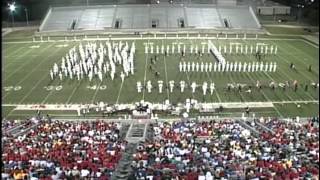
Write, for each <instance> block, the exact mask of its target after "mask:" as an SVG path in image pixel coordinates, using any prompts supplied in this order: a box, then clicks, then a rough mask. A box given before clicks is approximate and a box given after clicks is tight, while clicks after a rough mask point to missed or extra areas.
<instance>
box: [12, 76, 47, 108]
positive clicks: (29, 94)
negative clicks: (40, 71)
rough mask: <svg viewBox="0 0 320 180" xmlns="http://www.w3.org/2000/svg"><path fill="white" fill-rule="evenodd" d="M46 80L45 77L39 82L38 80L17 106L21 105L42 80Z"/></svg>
mask: <svg viewBox="0 0 320 180" xmlns="http://www.w3.org/2000/svg"><path fill="white" fill-rule="evenodd" d="M45 78H47V76H43V77H42V78H41V80H39V81H38V82H37V83H36V84H35V85H34V86H33V87H32V88H31V89H30V90H29V91H28V93H27V94H26V95H24V96H23V98H22V99H21V100H20V101H19V103H18V104H21V103H22V102H23V101H24V100H25V99H26V98H27V97H28V96H29V95H30V94H31V93H32V92H33V90H34V89H35V88H36V87H37V86H38V85H39V83H41V82H42V81H43V79H45Z"/></svg>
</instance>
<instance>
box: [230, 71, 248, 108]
mask: <svg viewBox="0 0 320 180" xmlns="http://www.w3.org/2000/svg"><path fill="white" fill-rule="evenodd" d="M228 75H229V77H230V79H231V81H232V82H233V83H236V82H235V81H234V80H233V78H232V76H231V74H230V73H228ZM238 93H239V94H240V96H241V97H242V99H243V101H244V102H247V100H246V98H244V96H243V95H242V94H241V92H238Z"/></svg>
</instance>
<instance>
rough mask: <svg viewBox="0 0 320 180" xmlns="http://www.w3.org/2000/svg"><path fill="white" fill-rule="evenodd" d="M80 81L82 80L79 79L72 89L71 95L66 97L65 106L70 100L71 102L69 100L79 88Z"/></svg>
mask: <svg viewBox="0 0 320 180" xmlns="http://www.w3.org/2000/svg"><path fill="white" fill-rule="evenodd" d="M82 80H83V79H81V80H80V81H79V82H78V84H77V86H76V87H75V88H73V90H72V92H71V94H70V95H69V97H68V99H67V102H66V104H68V103H69V102H70V100H71V98H72V97H73V95H74V93H75V92H76V91H77V89H78V88H79V86H80V84H81V82H82Z"/></svg>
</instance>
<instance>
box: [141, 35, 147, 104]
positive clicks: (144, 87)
mask: <svg viewBox="0 0 320 180" xmlns="http://www.w3.org/2000/svg"><path fill="white" fill-rule="evenodd" d="M147 45H149V39H148V44H147ZM148 56H149V52H148V53H147V54H146V60H145V65H144V77H143V91H142V99H143V100H144V94H145V92H146V79H147V66H148Z"/></svg>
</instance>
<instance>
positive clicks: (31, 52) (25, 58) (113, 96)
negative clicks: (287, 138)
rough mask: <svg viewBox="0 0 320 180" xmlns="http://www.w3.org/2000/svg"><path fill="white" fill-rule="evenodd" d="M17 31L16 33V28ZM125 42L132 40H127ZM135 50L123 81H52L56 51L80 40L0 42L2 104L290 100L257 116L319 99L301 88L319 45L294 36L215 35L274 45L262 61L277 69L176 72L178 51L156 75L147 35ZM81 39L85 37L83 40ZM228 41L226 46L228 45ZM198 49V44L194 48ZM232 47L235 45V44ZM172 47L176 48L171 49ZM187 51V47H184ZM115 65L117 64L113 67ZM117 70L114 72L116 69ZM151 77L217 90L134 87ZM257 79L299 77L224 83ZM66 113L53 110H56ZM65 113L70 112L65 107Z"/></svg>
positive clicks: (309, 108) (292, 110)
mask: <svg viewBox="0 0 320 180" xmlns="http://www.w3.org/2000/svg"><path fill="white" fill-rule="evenodd" d="M19 35H21V34H20V33H19ZM128 42H129V44H130V43H131V41H128ZM135 42H136V49H137V52H136V55H135V68H136V69H135V74H134V75H133V76H130V77H129V78H126V80H125V81H124V83H123V84H122V83H121V81H120V78H119V76H118V77H116V79H115V80H114V81H111V80H110V78H107V79H104V80H103V82H102V83H100V82H99V80H98V79H94V80H93V81H92V82H91V83H90V82H89V81H88V80H87V79H83V80H81V81H77V80H63V82H60V81H59V80H54V81H52V82H51V80H50V78H49V68H51V67H52V65H53V64H54V63H55V62H57V63H58V62H61V57H63V56H65V54H66V53H67V52H68V51H69V49H70V48H72V47H73V46H77V45H79V42H42V43H40V42H38V43H9V42H7V43H6V42H4V43H3V57H4V58H3V67H2V73H3V76H2V77H3V78H2V82H3V88H2V95H3V96H2V101H3V104H30V103H47V104H52V103H92V102H100V101H104V102H107V103H109V104H113V103H132V102H137V101H140V100H141V99H144V100H145V101H149V102H154V103H155V102H160V103H162V102H163V101H164V100H166V99H169V100H170V102H172V103H183V102H185V99H186V98H194V99H197V100H198V101H199V102H252V101H265V102H267V101H292V104H284V105H279V104H276V105H275V107H274V108H273V109H267V110H259V109H256V110H255V111H257V115H262V116H267V115H269V116H283V117H288V116H296V115H301V116H313V115H317V114H318V103H316V104H314V103H309V104H301V108H297V106H296V104H295V103H294V101H313V100H317V101H318V99H319V96H318V93H319V91H318V89H317V90H316V89H312V88H311V87H309V90H308V91H307V92H306V91H304V90H303V88H302V86H303V85H304V84H310V82H313V81H314V82H318V81H319V80H318V75H319V61H318V59H319V53H318V48H317V47H314V46H313V45H311V44H309V43H306V42H305V41H302V40H300V39H299V40H298V39H297V40H294V39H267V40H242V39H239V40H214V41H213V42H214V43H215V44H216V45H217V46H218V45H221V46H224V45H225V44H226V45H228V44H229V43H230V42H232V43H234V42H239V43H242V44H247V45H251V44H252V45H254V46H255V44H256V43H267V44H273V45H277V46H278V54H277V55H267V56H266V57H265V59H263V61H272V62H274V61H276V62H277V65H278V67H277V72H276V73H269V72H254V73H239V72H228V73H227V72H224V73H220V72H211V73H192V72H189V73H180V72H179V71H178V64H179V61H180V55H178V54H175V55H170V56H168V57H165V56H163V55H158V59H159V60H158V61H157V63H156V65H154V67H155V68H156V70H157V71H158V72H160V77H159V78H156V77H155V75H154V72H151V71H150V70H149V69H148V67H149V65H150V63H151V61H150V58H151V57H152V56H154V55H155V54H153V55H151V54H144V46H143V43H145V42H146V40H136V41H135ZM150 42H153V43H154V44H158V45H161V44H165V45H166V44H170V45H171V43H173V42H183V43H185V44H187V45H188V44H198V45H199V47H201V46H200V44H201V43H202V42H205V41H204V40H179V41H178V40H150ZM83 43H85V42H83ZM61 44H67V45H68V47H58V46H57V45H61ZM31 46H39V48H31ZM227 47H228V46H227ZM199 49H200V48H199ZM234 50H235V49H234ZM176 51H177V50H176ZM187 52H189V49H188V48H187ZM224 56H225V58H226V59H227V60H228V61H238V62H239V61H241V62H242V63H243V62H253V61H256V59H255V57H254V55H249V54H248V55H229V54H228V53H227V54H226V55H224ZM184 60H185V61H195V62H197V61H198V62H201V61H203V62H212V61H213V57H212V56H211V55H207V54H205V55H204V56H203V57H202V58H201V59H199V58H198V57H197V56H195V55H188V54H187V56H186V57H185V58H184ZM291 62H292V63H294V64H295V66H296V68H297V71H293V70H291V69H290V68H289V64H290V63H291ZM309 65H312V67H313V72H308V71H307V67H308V66H309ZM117 69H119V68H117ZM118 73H119V72H118ZM144 79H146V81H148V80H151V81H152V83H153V85H154V86H157V81H158V80H163V81H164V83H165V84H166V83H168V81H170V80H174V81H175V83H176V84H177V83H179V82H180V81H181V80H184V81H185V82H186V83H187V84H188V85H190V84H191V82H193V81H195V82H196V83H197V84H202V83H203V82H204V81H206V82H208V83H210V82H214V83H215V85H216V92H215V93H214V94H213V95H210V94H207V95H206V96H203V95H202V91H201V88H200V87H198V88H197V90H196V93H194V94H192V93H191V89H186V90H185V93H180V90H179V88H176V89H175V90H174V92H173V93H169V92H167V91H166V90H164V92H163V93H162V94H159V93H158V90H157V89H154V90H153V91H152V93H147V92H144V93H140V94H138V93H137V90H136V82H137V81H141V82H142V84H144V83H146V81H144ZM257 80H259V81H260V82H262V83H263V84H269V83H270V81H275V82H277V83H280V82H285V81H293V80H298V82H299V84H300V85H301V86H300V88H299V89H298V91H297V92H294V91H293V90H292V89H288V90H286V91H282V90H280V89H278V90H275V91H272V90H271V89H270V88H264V89H262V90H261V91H258V90H256V89H255V88H254V89H253V92H252V94H247V93H245V92H241V93H239V92H226V85H227V83H234V82H235V83H244V84H247V85H252V86H254V85H255V83H256V81H257ZM48 85H52V86H58V85H62V86H63V88H62V90H60V91H56V90H51V91H47V90H46V89H45V88H44V87H45V86H48ZM93 85H96V86H97V87H101V86H102V85H106V86H107V88H106V90H99V88H98V89H96V90H92V89H88V88H87V86H93ZM10 86H13V87H14V86H20V87H21V88H22V89H21V90H18V91H14V90H12V89H11V90H9V91H5V87H10ZM4 109H5V111H4V112H3V116H8V115H9V116H10V117H11V116H12V117H16V116H19V113H20V114H21V115H25V114H26V113H25V112H23V113H22V112H19V111H12V108H11V107H10V108H9V109H8V108H4ZM241 112H242V110H237V111H234V110H225V113H222V114H219V115H221V116H235V115H236V116H238V115H239V114H241ZM59 113H60V114H65V113H64V112H57V114H59ZM67 114H69V113H67Z"/></svg>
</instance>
